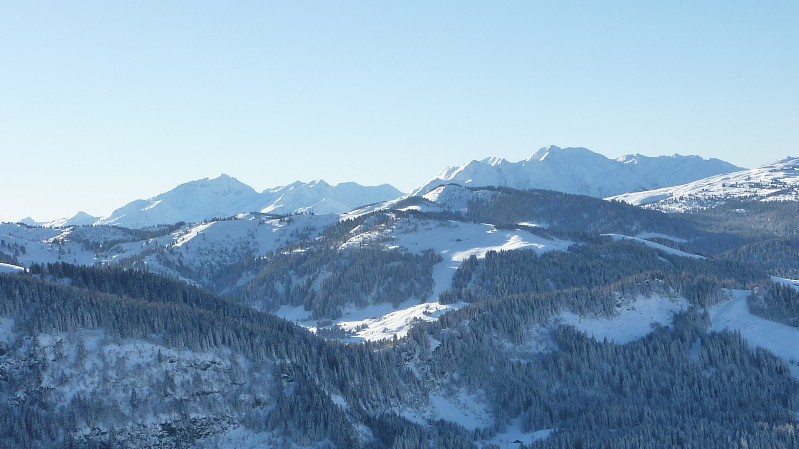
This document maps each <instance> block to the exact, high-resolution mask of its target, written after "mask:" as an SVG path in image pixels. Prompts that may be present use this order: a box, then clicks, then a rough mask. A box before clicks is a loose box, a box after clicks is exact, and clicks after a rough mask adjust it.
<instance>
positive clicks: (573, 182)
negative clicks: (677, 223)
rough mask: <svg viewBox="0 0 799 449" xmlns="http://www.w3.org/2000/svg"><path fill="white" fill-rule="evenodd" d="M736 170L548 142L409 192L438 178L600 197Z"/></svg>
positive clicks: (445, 174)
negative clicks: (519, 156) (612, 155)
mask: <svg viewBox="0 0 799 449" xmlns="http://www.w3.org/2000/svg"><path fill="white" fill-rule="evenodd" d="M735 170H740V167H736V166H734V165H732V164H729V163H727V162H724V161H721V160H718V159H709V160H707V159H702V158H701V157H699V156H680V155H677V154H675V155H673V156H660V157H647V156H642V155H640V154H636V155H627V156H622V157H621V158H618V159H615V160H614V159H608V158H606V157H605V156H602V155H601V154H598V153H594V152H593V151H591V150H588V149H586V148H559V147H556V146H554V145H552V146H549V147H545V148H541V149H540V150H538V151H537V152H536V153H535V154H533V155H532V156H531V157H530V158H528V159H526V160H523V161H519V162H509V161H506V160H504V159H500V158H487V159H483V160H481V161H471V162H469V163H467V164H465V165H461V166H458V167H446V168H445V169H444V170H442V171H441V173H439V175H438V177H436V178H435V179H433V180H432V181H430V182H428V183H427V184H425V185H424V186H422V187H419V188H418V189H416V190H414V191H413V192H412V193H411V195H423V194H426V193H428V192H430V191H431V190H433V189H435V188H437V187H438V186H440V185H442V184H459V185H462V186H468V187H485V186H496V187H511V188H514V189H520V190H528V189H548V190H556V191H560V192H566V193H574V194H582V195H589V196H593V197H598V198H604V197H608V196H612V195H619V194H622V193H625V192H633V191H640V190H649V189H655V188H660V187H666V186H673V185H678V184H683V183H686V182H690V181H694V180H697V179H701V178H704V177H707V176H712V175H717V174H720V173H729V172H732V171H735Z"/></svg>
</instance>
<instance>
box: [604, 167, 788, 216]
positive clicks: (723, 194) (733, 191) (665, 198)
mask: <svg viewBox="0 0 799 449" xmlns="http://www.w3.org/2000/svg"><path fill="white" fill-rule="evenodd" d="M608 199H609V200H621V201H625V202H627V203H630V204H634V205H639V206H645V207H647V208H651V209H658V210H662V211H665V212H689V211H692V210H699V209H706V208H711V207H716V206H718V205H721V204H724V203H725V202H727V201H729V200H732V199H738V200H756V201H799V158H795V157H788V158H785V159H782V160H780V161H777V162H774V163H771V164H766V165H763V166H761V167H757V168H753V169H750V170H739V171H736V172H733V173H726V174H719V175H715V176H709V177H706V178H703V179H699V180H696V181H693V182H688V183H684V184H682V185H677V186H674V187H664V188H658V189H652V190H646V191H640V192H632V193H624V194H620V195H616V196H612V197H610V198H608Z"/></svg>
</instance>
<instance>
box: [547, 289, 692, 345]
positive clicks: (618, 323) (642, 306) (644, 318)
mask: <svg viewBox="0 0 799 449" xmlns="http://www.w3.org/2000/svg"><path fill="white" fill-rule="evenodd" d="M688 306H689V304H688V301H687V300H686V299H684V298H671V297H667V296H663V295H653V296H641V297H638V298H636V299H635V300H634V301H624V302H622V303H621V304H620V306H619V307H618V308H617V314H616V315H615V316H613V317H612V318H607V317H584V316H580V315H576V314H574V313H572V312H569V311H567V312H563V313H561V315H560V317H558V318H557V319H556V323H559V324H569V325H572V326H574V327H576V328H577V329H579V330H580V331H582V332H585V333H586V334H588V335H590V336H591V337H593V338H595V339H597V340H600V341H602V340H603V339H605V338H607V339H608V341H611V342H613V343H618V344H624V343H629V342H631V341H633V340H636V339H639V338H641V337H643V336H646V335H648V334H649V333H650V332H652V330H653V329H654V327H655V326H657V325H661V326H668V325H670V324H671V322H672V319H673V317H674V314H676V313H678V312H680V311H682V310H686V309H687V308H688Z"/></svg>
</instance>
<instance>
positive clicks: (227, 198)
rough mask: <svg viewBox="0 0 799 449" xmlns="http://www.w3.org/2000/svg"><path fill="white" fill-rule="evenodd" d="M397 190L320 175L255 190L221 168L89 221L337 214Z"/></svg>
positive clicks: (134, 223)
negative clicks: (332, 182) (330, 179)
mask: <svg viewBox="0 0 799 449" xmlns="http://www.w3.org/2000/svg"><path fill="white" fill-rule="evenodd" d="M400 196H402V192H400V191H398V190H397V189H395V188H394V187H392V186H390V185H388V184H383V185H380V186H361V185H359V184H356V183H352V182H348V183H341V184H337V185H335V186H331V185H330V184H327V183H326V182H324V181H322V180H319V181H311V182H307V183H304V182H299V181H298V182H295V183H293V184H289V185H287V186H283V187H275V188H271V189H267V190H265V191H263V192H260V193H259V192H256V191H255V190H254V189H253V188H252V187H250V186H248V185H246V184H244V183H242V182H240V181H238V180H237V179H236V178H233V177H231V176H228V175H224V174H223V175H220V176H218V177H216V178H205V179H200V180H197V181H191V182H187V183H185V184H181V185H179V186H177V187H175V188H174V189H172V190H170V191H168V192H165V193H162V194H160V195H157V196H155V197H152V198H149V199H146V200H136V201H133V202H131V203H128V204H126V205H125V206H122V207H120V208H119V209H117V210H115V211H114V212H112V213H111V215H109V216H107V217H103V218H101V219H99V220H97V221H95V222H94V223H92V224H95V225H109V224H110V225H117V226H123V227H128V228H145V227H149V226H155V225H159V224H172V223H177V222H180V221H183V222H187V223H198V222H201V221H204V220H210V219H214V218H225V217H231V216H234V215H236V214H239V213H248V212H264V213H272V214H283V215H288V214H293V213H313V214H331V213H335V214H338V213H343V212H346V211H349V210H351V209H353V208H355V207H357V206H361V205H364V204H371V203H376V202H380V201H386V200H390V199H394V198H398V197H400Z"/></svg>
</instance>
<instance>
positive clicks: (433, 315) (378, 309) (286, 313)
mask: <svg viewBox="0 0 799 449" xmlns="http://www.w3.org/2000/svg"><path fill="white" fill-rule="evenodd" d="M465 305H466V304H465V303H456V304H447V305H444V304H439V303H437V302H426V303H423V304H419V303H418V301H414V300H408V301H406V302H404V303H402V304H400V305H399V307H398V308H396V309H395V308H393V307H392V306H391V304H373V305H370V306H367V307H364V308H355V307H348V308H346V309H345V310H344V311H343V313H342V316H341V318H338V319H336V320H333V321H332V323H331V324H332V325H338V326H340V327H341V328H342V329H344V330H347V331H350V332H351V333H352V337H350V338H348V339H347V340H346V341H349V342H359V341H377V340H384V339H386V338H394V336H396V337H397V338H402V337H404V336H405V335H406V334H407V333H408V330H410V328H411V326H412V325H413V323H414V322H416V321H417V320H423V321H434V320H436V319H438V317H440V316H441V315H443V314H444V313H446V312H448V311H450V310H457V309H459V308H461V307H463V306H465ZM275 315H277V316H279V317H281V318H284V319H286V320H289V321H292V322H294V323H297V324H299V325H301V326H303V327H307V328H309V329H310V330H311V331H314V332H315V331H316V326H317V324H318V322H317V320H314V319H312V318H311V312H309V311H307V310H305V309H303V308H302V307H290V306H282V307H280V309H278V311H277V312H275Z"/></svg>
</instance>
